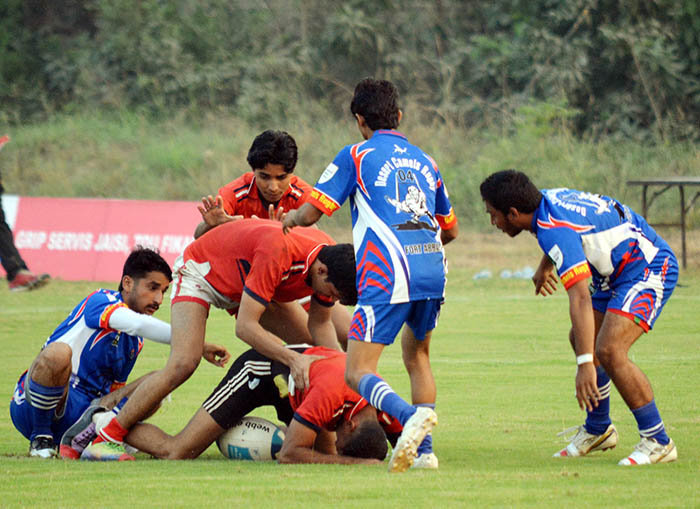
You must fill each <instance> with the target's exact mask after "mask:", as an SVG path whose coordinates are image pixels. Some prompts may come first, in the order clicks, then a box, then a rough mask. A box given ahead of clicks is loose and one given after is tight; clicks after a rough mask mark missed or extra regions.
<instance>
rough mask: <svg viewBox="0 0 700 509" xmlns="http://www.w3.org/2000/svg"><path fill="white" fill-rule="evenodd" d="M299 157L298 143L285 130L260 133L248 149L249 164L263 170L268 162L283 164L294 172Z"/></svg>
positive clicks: (255, 168)
mask: <svg viewBox="0 0 700 509" xmlns="http://www.w3.org/2000/svg"><path fill="white" fill-rule="evenodd" d="M297 157H298V154H297V144H296V142H295V141H294V138H292V137H291V136H290V135H289V134H288V133H286V132H284V131H271V130H268V131H265V132H262V133H260V134H258V135H257V136H256V137H255V139H254V140H253V144H252V145H251V146H250V149H249V150H248V164H249V165H250V167H251V168H252V169H253V170H261V169H263V168H264V167H265V166H267V165H268V164H281V165H282V166H284V171H286V172H287V173H292V172H293V171H294V167H295V166H296V165H297Z"/></svg>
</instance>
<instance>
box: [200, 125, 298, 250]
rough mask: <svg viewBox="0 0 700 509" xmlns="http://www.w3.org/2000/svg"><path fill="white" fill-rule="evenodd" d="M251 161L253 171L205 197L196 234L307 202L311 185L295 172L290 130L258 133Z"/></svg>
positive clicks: (274, 214)
mask: <svg viewBox="0 0 700 509" xmlns="http://www.w3.org/2000/svg"><path fill="white" fill-rule="evenodd" d="M248 164H249V165H250V167H251V169H252V170H253V171H249V172H247V173H244V174H243V175H241V176H240V177H238V178H237V179H235V180H234V181H232V182H229V183H228V184H226V185H225V186H223V187H221V188H220V189H219V194H218V196H217V197H216V198H214V197H212V196H211V195H209V196H206V197H204V198H202V206H200V207H199V211H200V213H201V214H202V222H201V223H199V225H198V226H197V228H196V229H195V233H194V237H195V238H199V237H200V236H201V235H203V234H204V233H205V232H207V231H209V230H211V229H212V228H214V227H215V226H218V225H220V224H224V223H228V222H230V221H235V220H237V219H243V218H246V217H253V216H256V217H259V218H270V219H277V218H279V216H280V215H281V214H282V212H283V211H287V210H292V209H296V208H299V207H300V206H301V205H302V204H303V203H304V202H306V199H307V198H308V196H309V193H310V192H311V186H310V185H309V184H307V183H306V182H304V181H303V180H302V179H301V178H299V177H297V176H296V175H294V174H293V172H294V168H295V167H296V164H297V145H296V142H295V141H294V138H292V137H291V136H290V135H289V134H288V133H286V132H284V131H269V130H268V131H265V132H263V133H261V134H259V135H258V136H256V138H255V140H253V144H252V145H251V147H250V149H249V150H248Z"/></svg>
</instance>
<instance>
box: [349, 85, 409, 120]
mask: <svg viewBox="0 0 700 509" xmlns="http://www.w3.org/2000/svg"><path fill="white" fill-rule="evenodd" d="M350 111H351V112H352V114H353V115H357V114H359V115H362V116H363V117H364V118H365V121H366V122H367V125H368V126H369V128H370V129H372V130H373V131H376V130H377V129H396V128H397V127H398V126H399V92H398V90H396V87H395V86H394V84H393V83H391V82H390V81H386V80H375V79H374V78H365V79H363V80H362V81H360V82H359V83H358V84H357V86H355V95H354V96H353V98H352V102H351V103H350Z"/></svg>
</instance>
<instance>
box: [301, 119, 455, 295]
mask: <svg viewBox="0 0 700 509" xmlns="http://www.w3.org/2000/svg"><path fill="white" fill-rule="evenodd" d="M347 198H350V204H351V214H352V224H353V243H354V246H355V256H356V261H357V290H358V300H359V301H360V302H363V303H391V304H396V303H401V302H409V301H415V300H421V299H428V298H442V296H443V293H444V288H445V273H446V269H445V264H444V258H445V254H444V251H443V246H442V242H441V241H440V229H441V228H445V229H449V228H451V227H453V226H454V225H455V224H456V217H455V215H454V212H453V211H452V206H451V205H450V201H449V198H448V194H447V190H446V189H445V185H444V183H443V181H442V177H441V175H440V171H439V170H438V167H437V164H436V163H435V161H434V160H433V159H432V158H431V157H430V156H429V155H427V154H426V153H424V152H423V151H422V150H421V149H420V148H418V147H416V146H414V145H411V144H410V143H408V141H407V140H406V137H405V136H404V135H402V134H401V133H399V132H397V131H393V130H378V131H375V132H374V134H373V136H372V137H371V138H370V139H369V140H366V141H364V142H362V143H357V144H355V145H348V146H347V147H345V148H343V149H342V150H341V151H340V152H339V153H338V155H337V156H336V157H335V159H334V160H333V162H332V163H331V164H330V165H328V167H327V168H326V170H325V171H324V172H323V174H322V175H321V177H320V179H319V180H318V182H317V183H316V186H315V188H314V189H313V191H312V192H311V197H310V198H309V202H310V203H311V204H312V205H314V206H315V207H317V208H318V209H319V210H321V211H322V212H323V213H325V214H327V215H331V214H332V213H333V212H335V211H336V210H337V209H338V208H339V207H340V206H341V205H342V204H343V203H344V202H345V200H346V199H347Z"/></svg>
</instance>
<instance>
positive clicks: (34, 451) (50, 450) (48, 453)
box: [29, 435, 58, 459]
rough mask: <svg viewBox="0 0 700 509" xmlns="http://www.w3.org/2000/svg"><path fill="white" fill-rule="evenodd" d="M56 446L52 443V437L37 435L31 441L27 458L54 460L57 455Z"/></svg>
mask: <svg viewBox="0 0 700 509" xmlns="http://www.w3.org/2000/svg"><path fill="white" fill-rule="evenodd" d="M57 454H58V453H57V451H56V445H55V444H54V443H53V437H50V436H48V435H38V436H36V437H34V440H32V445H31V446H29V456H31V457H32V458H44V459H48V458H55V457H56V455H57Z"/></svg>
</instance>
